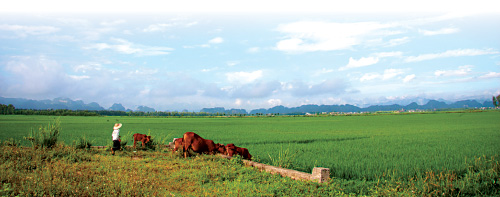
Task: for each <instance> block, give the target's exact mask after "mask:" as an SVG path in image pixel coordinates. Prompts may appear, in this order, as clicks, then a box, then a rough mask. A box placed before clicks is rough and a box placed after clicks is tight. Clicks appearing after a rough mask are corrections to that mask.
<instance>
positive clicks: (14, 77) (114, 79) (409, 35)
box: [0, 0, 500, 111]
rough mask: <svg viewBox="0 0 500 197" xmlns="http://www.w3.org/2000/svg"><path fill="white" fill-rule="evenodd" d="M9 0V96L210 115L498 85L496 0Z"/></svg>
mask: <svg viewBox="0 0 500 197" xmlns="http://www.w3.org/2000/svg"><path fill="white" fill-rule="evenodd" d="M173 2H175V3H173ZM6 4H7V5H5V6H4V5H2V7H1V8H0V96H1V97H5V98H27V99H34V100H42V99H54V98H58V97H64V98H70V99H72V100H82V101H84V102H85V103H90V102H97V103H99V104H100V105H101V106H103V107H105V108H109V107H110V106H111V105H113V104H114V103H120V104H122V105H123V106H125V107H126V108H129V109H132V110H135V109H136V108H137V107H138V106H148V107H152V108H154V109H156V110H159V111H167V110H169V111H174V110H177V111H181V110H188V111H199V110H200V109H202V108H211V107H225V108H226V109H230V108H237V109H246V110H252V109H258V108H271V107H274V106H277V105H283V106H286V107H296V106H300V105H304V104H318V105H339V104H352V105H356V106H360V107H364V106H367V105H375V104H409V103H410V102H417V103H419V104H425V103H422V102H424V99H436V100H437V99H444V100H448V101H459V100H465V99H479V100H481V99H483V100H487V99H491V96H493V95H498V94H500V36H499V35H500V6H498V3H495V1H482V0H480V1H474V2H470V3H461V2H458V3H457V2H456V1H439V2H436V1H428V0H423V1H416V2H413V1H412V2H405V1H392V0H382V1H349V2H344V3H337V2H335V1H318V0H311V1H307V3H305V2H300V1H272V2H268V1H260V0H257V1H249V2H238V1H227V0H215V1H194V0H188V1H182V2H176V1H166V2H164V3H162V4H159V3H158V2H157V1H151V0H144V1H139V2H137V1H115V0H111V1H105V2H100V1H81V2H70V1H60V0H48V1H29V0H20V1H15V2H9V3H6Z"/></svg>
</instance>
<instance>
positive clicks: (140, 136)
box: [134, 133, 151, 148]
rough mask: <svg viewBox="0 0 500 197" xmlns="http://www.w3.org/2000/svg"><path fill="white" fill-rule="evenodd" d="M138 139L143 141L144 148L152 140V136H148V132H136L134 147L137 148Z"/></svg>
mask: <svg viewBox="0 0 500 197" xmlns="http://www.w3.org/2000/svg"><path fill="white" fill-rule="evenodd" d="M137 141H140V142H142V148H144V146H146V143H148V142H149V141H151V136H147V135H146V134H140V133H136V134H134V148H136V143H137Z"/></svg>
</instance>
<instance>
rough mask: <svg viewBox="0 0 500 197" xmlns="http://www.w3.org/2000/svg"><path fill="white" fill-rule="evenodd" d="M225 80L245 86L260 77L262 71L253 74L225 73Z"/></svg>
mask: <svg viewBox="0 0 500 197" xmlns="http://www.w3.org/2000/svg"><path fill="white" fill-rule="evenodd" d="M226 77H227V80H228V81H229V82H231V83H237V84H247V83H251V82H253V81H255V80H257V79H259V78H261V77H262V70H256V71H253V72H231V73H226Z"/></svg>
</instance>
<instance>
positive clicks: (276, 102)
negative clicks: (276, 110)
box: [267, 99, 282, 106]
mask: <svg viewBox="0 0 500 197" xmlns="http://www.w3.org/2000/svg"><path fill="white" fill-rule="evenodd" d="M267 103H268V104H269V105H270V106H278V105H281V103H282V101H281V99H269V100H267Z"/></svg>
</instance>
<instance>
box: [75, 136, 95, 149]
mask: <svg viewBox="0 0 500 197" xmlns="http://www.w3.org/2000/svg"><path fill="white" fill-rule="evenodd" d="M73 144H74V147H75V148H76V149H90V147H91V146H92V141H91V140H89V139H88V138H87V136H85V135H83V136H81V137H80V138H78V140H76V141H74V142H73Z"/></svg>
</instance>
